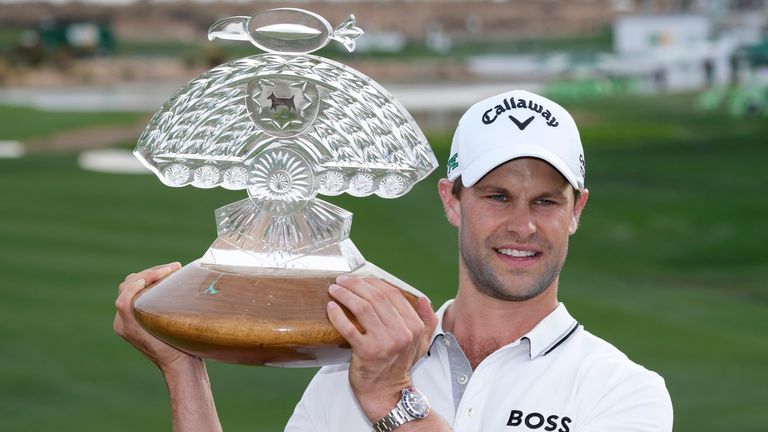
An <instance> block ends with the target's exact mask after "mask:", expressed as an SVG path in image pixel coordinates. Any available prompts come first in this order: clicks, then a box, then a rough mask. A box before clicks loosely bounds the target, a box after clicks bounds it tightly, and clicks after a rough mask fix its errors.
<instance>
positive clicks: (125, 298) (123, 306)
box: [115, 279, 147, 312]
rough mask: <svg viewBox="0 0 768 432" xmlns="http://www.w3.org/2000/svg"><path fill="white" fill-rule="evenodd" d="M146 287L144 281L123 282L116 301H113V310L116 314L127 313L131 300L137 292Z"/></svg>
mask: <svg viewBox="0 0 768 432" xmlns="http://www.w3.org/2000/svg"><path fill="white" fill-rule="evenodd" d="M145 286H147V284H146V282H145V281H144V279H139V280H135V281H131V282H123V283H121V284H120V295H119V296H118V297H117V300H116V301H115V308H116V309H117V311H118V312H125V311H127V310H128V309H129V308H130V306H131V302H132V301H133V298H134V297H135V296H136V294H138V292H139V291H141V290H142V289H144V287H145Z"/></svg>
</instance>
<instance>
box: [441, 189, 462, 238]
mask: <svg viewBox="0 0 768 432" xmlns="http://www.w3.org/2000/svg"><path fill="white" fill-rule="evenodd" d="M458 181H461V180H458ZM452 189H453V182H452V181H450V180H448V179H445V178H443V179H440V180H439V181H438V182H437V191H438V192H439V193H440V200H441V201H442V202H443V210H445V217H446V218H447V219H448V222H449V223H450V224H451V225H453V226H455V227H456V228H458V227H459V225H461V203H460V202H459V199H458V198H456V197H455V196H454V195H453V193H452V192H451V190H452Z"/></svg>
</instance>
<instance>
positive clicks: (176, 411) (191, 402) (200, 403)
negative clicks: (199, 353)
mask: <svg viewBox="0 0 768 432" xmlns="http://www.w3.org/2000/svg"><path fill="white" fill-rule="evenodd" d="M183 363H184V364H174V365H173V366H172V367H169V368H168V369H167V370H163V376H164V377H165V383H166V385H167V386H168V396H169V397H170V400H171V412H172V416H173V430H174V432H197V431H201V432H202V431H205V432H210V431H221V424H220V423H219V416H218V414H217V412H216V405H215V404H214V402H213V394H212V393H211V384H210V381H209V380H208V372H207V371H206V369H205V363H204V362H203V360H201V359H197V358H191V359H189V360H185V361H184V362H183Z"/></svg>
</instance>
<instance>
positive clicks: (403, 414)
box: [373, 387, 429, 432]
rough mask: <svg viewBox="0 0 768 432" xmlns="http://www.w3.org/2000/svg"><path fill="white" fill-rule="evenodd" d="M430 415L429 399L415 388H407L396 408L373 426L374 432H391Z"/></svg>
mask: <svg viewBox="0 0 768 432" xmlns="http://www.w3.org/2000/svg"><path fill="white" fill-rule="evenodd" d="M428 415H429V402H428V401H427V397H426V396H424V394H423V393H422V392H420V391H418V390H416V389H415V388H413V387H406V388H404V389H403V391H402V396H401V397H400V400H399V401H398V402H397V405H395V408H394V409H393V410H392V411H390V412H389V414H387V415H385V416H384V418H382V419H381V420H379V421H377V422H376V423H374V424H373V430H374V432H389V431H393V430H395V429H396V428H397V427H399V426H402V425H404V424H405V423H407V422H409V421H412V420H417V419H423V418H424V417H426V416H428Z"/></svg>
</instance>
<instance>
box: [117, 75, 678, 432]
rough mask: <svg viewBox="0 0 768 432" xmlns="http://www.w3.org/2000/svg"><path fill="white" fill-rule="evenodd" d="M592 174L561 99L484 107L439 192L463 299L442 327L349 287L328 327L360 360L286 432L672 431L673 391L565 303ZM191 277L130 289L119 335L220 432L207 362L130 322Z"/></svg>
mask: <svg viewBox="0 0 768 432" xmlns="http://www.w3.org/2000/svg"><path fill="white" fill-rule="evenodd" d="M584 161H585V159H584V154H583V150H582V145H581V140H580V137H579V132H578V129H577V127H576V124H575V122H574V121H573V118H572V117H571V116H570V114H569V113H568V112H567V111H566V110H565V109H563V108H562V107H561V106H559V105H557V104H556V103H554V102H552V101H551V100H548V99H546V98H543V97H541V96H539V95H535V94H532V93H529V92H525V91H520V90H515V91H511V92H507V93H505V94H502V95H498V96H495V97H492V98H489V99H486V100H483V101H481V102H478V103H477V104H475V105H473V106H472V107H471V108H470V109H469V110H468V111H467V112H466V113H465V114H464V116H463V117H462V118H461V120H460V121H459V127H458V128H457V130H456V133H455V135H454V139H453V144H452V147H451V155H450V158H449V161H448V178H447V179H442V180H440V182H439V184H438V189H439V194H440V198H441V200H442V202H443V206H444V209H445V214H446V217H447V219H448V221H449V222H450V223H451V224H452V225H454V226H455V227H457V228H458V236H459V249H460V251H459V252H460V254H459V257H460V259H459V284H458V291H457V294H456V298H455V299H454V300H452V301H449V302H447V303H446V304H445V305H443V306H442V307H441V308H440V309H439V310H438V311H437V313H434V312H432V308H431V307H430V305H429V303H428V302H427V301H426V299H420V300H419V302H417V304H416V307H415V308H413V307H411V306H410V304H409V303H407V302H406V301H405V300H404V299H403V297H402V296H401V295H400V294H399V292H398V291H397V290H396V289H395V288H393V287H391V286H389V285H388V284H386V283H384V282H382V281H379V280H375V279H355V278H344V277H341V278H339V279H338V280H337V283H336V284H334V285H332V286H331V287H330V288H329V292H330V294H331V296H332V297H333V298H334V300H335V301H333V302H330V303H329V304H328V316H329V318H330V320H331V322H332V323H333V324H334V326H335V327H336V328H337V330H338V331H339V332H340V333H341V334H342V335H343V336H344V337H345V338H346V339H347V341H349V343H350V345H351V346H352V358H351V361H350V363H349V364H345V365H339V366H331V367H325V368H323V369H321V370H320V371H319V372H318V374H317V375H316V376H315V378H314V379H313V380H312V382H311V383H310V385H309V387H308V388H307V390H306V391H305V393H304V396H303V397H302V399H301V401H300V402H299V404H298V405H297V407H296V409H295V411H294V414H293V416H292V417H291V419H290V420H289V423H288V426H287V428H286V430H288V431H328V432H337V431H366V430H371V429H373V430H375V431H392V430H395V429H397V430H398V431H432V432H435V431H451V430H454V431H477V432H480V431H535V430H539V431H549V432H551V431H557V432H570V431H577V432H597V431H610V432H630V431H632V432H651V431H653V432H668V431H671V430H672V404H671V401H670V398H669V394H668V392H667V389H666V387H665V385H664V380H663V379H662V378H661V377H660V376H659V375H657V374H655V373H653V372H651V371H648V370H647V369H645V368H643V367H641V366H639V365H637V364H635V363H633V362H632V361H630V360H629V359H628V358H627V357H626V356H625V355H624V354H622V353H621V352H620V351H619V350H618V349H616V348H615V347H613V346H611V345H610V344H608V343H607V342H605V341H603V340H601V339H599V338H598V337H596V336H594V335H592V334H591V333H589V332H588V331H587V330H585V329H584V328H583V327H582V326H581V325H579V324H578V322H577V321H576V320H575V319H574V318H573V317H572V316H571V315H570V314H569V313H568V311H567V310H566V308H565V306H564V305H563V304H562V303H559V302H558V299H557V290H558V282H559V275H560V270H561V269H562V267H563V264H564V262H565V259H566V255H567V252H568V239H569V237H570V236H571V235H572V234H573V233H574V232H576V229H577V226H578V222H579V218H580V217H581V213H582V210H583V209H584V206H585V204H586V202H587V198H588V196H589V192H588V191H587V190H586V189H585V187H584V178H585V166H584ZM177 268H178V265H172V266H165V267H162V266H161V267H159V268H156V269H150V270H146V271H144V272H141V273H139V274H137V275H131V276H129V277H128V278H127V279H126V282H124V283H123V284H122V285H121V288H120V291H121V295H120V298H119V299H118V314H117V317H116V319H115V329H116V331H117V332H118V334H120V335H121V336H123V337H125V338H126V339H128V340H129V341H130V342H131V343H133V344H134V345H136V346H137V347H139V348H140V349H141V350H142V351H143V352H144V353H145V354H147V355H148V356H149V357H150V358H151V359H153V361H155V363H156V364H157V365H158V366H159V367H160V369H161V370H162V371H163V374H164V376H165V378H166V382H167V384H168V389H169V392H170V396H171V403H172V408H173V413H174V426H175V428H176V429H177V430H212V429H214V430H215V429H217V428H218V427H219V424H218V419H217V417H216V410H215V407H214V405H213V399H212V396H211V394H210V386H209V384H208V379H207V375H206V373H205V367H204V365H203V363H202V360H200V359H196V358H193V357H191V356H189V355H187V354H184V353H181V352H180V351H176V350H175V349H173V348H171V347H168V346H167V345H164V344H162V343H160V342H158V341H157V340H154V339H153V338H152V337H151V336H149V335H148V334H146V333H145V332H144V331H143V330H141V328H140V327H139V326H138V325H137V324H136V323H135V320H134V319H133V318H132V315H131V314H130V307H129V306H130V300H131V299H132V298H133V296H134V295H135V294H136V293H137V292H138V291H139V290H140V289H141V288H142V287H143V286H144V285H145V283H152V282H154V280H156V279H158V278H159V277H162V276H163V275H165V274H167V273H168V272H170V271H173V270H174V269H177ZM339 304H341V305H344V306H345V307H346V308H348V309H349V310H350V311H351V312H352V313H353V314H354V316H355V318H356V319H357V321H358V322H359V324H360V327H358V326H356V325H355V324H354V323H352V322H351V321H350V320H349V319H348V318H347V316H346V315H345V314H344V313H343V312H342V309H341V308H340V307H339Z"/></svg>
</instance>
